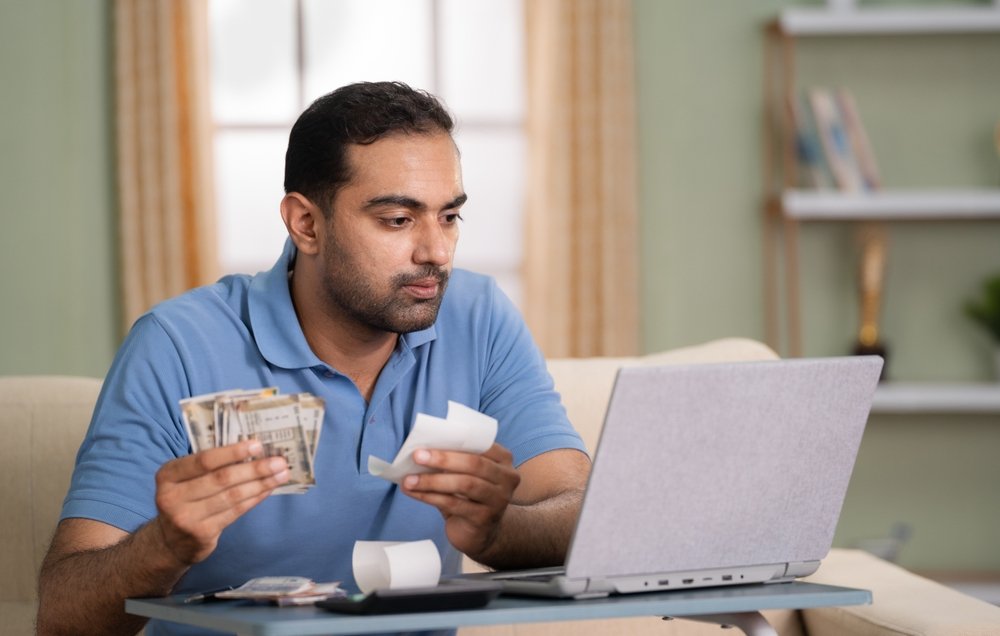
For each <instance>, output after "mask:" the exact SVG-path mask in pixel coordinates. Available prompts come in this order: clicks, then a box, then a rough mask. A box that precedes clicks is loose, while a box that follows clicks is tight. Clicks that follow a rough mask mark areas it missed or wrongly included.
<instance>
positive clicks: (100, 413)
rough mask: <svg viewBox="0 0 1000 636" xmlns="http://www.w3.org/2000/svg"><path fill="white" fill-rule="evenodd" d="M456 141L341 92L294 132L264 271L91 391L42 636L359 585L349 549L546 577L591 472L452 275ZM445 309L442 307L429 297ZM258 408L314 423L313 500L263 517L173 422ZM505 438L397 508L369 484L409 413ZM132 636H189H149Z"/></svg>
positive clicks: (224, 286)
mask: <svg viewBox="0 0 1000 636" xmlns="http://www.w3.org/2000/svg"><path fill="white" fill-rule="evenodd" d="M451 131H452V121H451V118H450V117H449V116H448V114H447V112H446V111H445V110H444V109H443V108H442V106H441V105H440V104H439V103H438V102H437V101H436V100H435V99H434V98H433V97H431V96H429V95H427V94H425V93H421V92H418V91H414V90H412V89H410V88H409V87H407V86H405V85H402V84H398V83H377V84H356V85H351V86H347V87H344V88H341V89H339V90H337V91H334V92H333V93H331V94H329V95H327V96H325V97H322V98H320V99H319V100H317V101H316V102H315V103H314V104H313V105H312V106H310V107H309V108H308V109H307V110H306V111H305V112H304V113H303V114H302V116H301V117H300V118H299V120H298V121H297V122H296V124H295V126H294V128H293V129H292V133H291V135H290V138H289V145H288V152H287V155H286V168H285V190H286V195H285V197H284V198H283V199H282V201H281V215H282V218H283V220H284V222H285V226H286V228H287V229H288V234H289V239H288V241H287V243H286V247H285V250H284V252H283V254H282V256H281V258H279V260H278V262H277V264H276V265H275V267H274V268H273V269H272V270H270V271H269V272H263V273H261V274H258V275H256V276H254V277H248V276H230V277H226V278H223V279H222V280H220V281H219V282H218V283H216V284H215V285H212V286H209V287H204V288H200V289H197V290H193V291H191V292H188V293H186V294H184V295H182V296H180V297H178V298H175V299H173V300H171V301H168V302H166V303H163V304H161V305H159V306H158V307H156V308H154V309H153V310H152V311H150V312H149V313H148V314H146V315H145V316H143V317H142V318H140V319H139V320H138V321H137V322H136V324H135V325H134V327H133V329H132V331H131V333H130V334H129V336H128V338H127V339H126V341H125V343H124V344H123V346H122V348H121V350H120V351H119V353H118V355H117V357H116V358H115V361H114V364H113V365H112V368H111V370H110V371H109V373H108V377H107V379H106V381H105V384H104V388H103V391H102V394H101V397H100V398H99V400H98V403H97V406H96V408H95V412H94V418H93V421H92V424H91V428H90V430H89V431H88V434H87V437H86V439H85V440H84V443H83V445H82V447H81V449H80V453H79V455H78V458H77V467H76V470H75V472H74V475H73V481H72V484H71V486H70V491H69V494H68V495H67V498H66V501H65V503H64V507H63V513H62V520H61V521H60V524H59V527H58V529H57V531H56V536H55V537H54V539H53V542H52V546H51V548H50V550H49V553H48V555H47V556H46V559H45V562H44V564H43V567H42V572H41V577H40V578H41V582H40V605H39V615H38V628H39V633H40V634H56V633H74V634H81V633H95V634H117V633H120V634H128V633H134V632H136V631H137V630H138V629H140V628H141V627H142V625H143V621H142V620H140V619H138V618H136V617H131V616H128V615H126V614H124V612H123V599H125V598H128V597H145V596H161V595H166V594H169V593H186V592H193V591H198V590H206V589H211V588H214V587H218V586H222V585H233V584H239V583H242V582H243V581H245V580H247V579H249V578H252V577H256V576H265V575H298V576H307V577H310V578H312V579H314V580H317V581H335V580H339V581H343V582H344V583H345V584H347V585H353V577H352V574H351V549H352V547H353V544H354V542H355V541H356V540H361V539H363V540H372V539H383V540H416V539H425V538H431V539H433V540H434V541H435V542H436V544H437V545H438V548H439V550H440V551H441V553H442V558H443V561H444V571H445V572H446V573H448V572H455V571H457V569H458V564H459V559H460V554H459V552H463V553H465V554H468V555H469V556H471V557H472V558H474V559H476V560H477V561H480V562H482V563H484V564H487V565H489V566H492V567H497V568H507V567H521V566H529V565H544V564H555V563H559V562H561V561H562V560H563V557H564V553H565V550H566V547H567V543H568V539H569V535H570V532H571V530H572V526H573V522H574V520H575V517H576V514H577V512H578V509H579V504H580V497H581V492H582V489H583V485H584V483H585V480H586V475H587V473H588V470H589V460H588V459H587V457H586V455H585V453H584V452H582V451H583V450H584V447H583V445H582V443H581V442H580V440H579V437H578V436H577V435H576V434H575V432H574V431H573V430H572V427H571V426H570V425H569V423H568V422H567V421H566V416H565V411H564V410H563V408H562V406H561V405H560V404H559V399H558V395H557V394H556V393H555V392H554V391H553V388H552V381H551V378H550V377H549V376H548V374H547V372H546V370H545V366H544V361H543V359H542V357H541V355H540V354H539V353H538V351H537V349H536V348H535V346H534V344H533V343H532V341H531V338H530V335H529V334H528V332H527V330H526V328H525V326H524V324H523V322H522V321H521V319H520V318H519V316H518V315H517V312H516V311H515V310H514V308H513V307H512V306H511V304H510V302H509V301H508V300H507V299H506V298H505V297H504V296H503V294H502V293H500V292H499V291H498V290H497V288H496V286H495V284H494V283H493V282H492V281H491V280H490V279H488V278H486V277H483V276H478V275H475V274H471V273H469V272H463V271H460V270H455V271H454V272H453V271H452V257H453V255H454V251H455V245H456V241H457V239H458V234H459V227H458V223H459V220H460V212H461V209H462V206H463V204H464V203H465V200H466V195H465V192H464V190H463V187H462V177H461V168H460V165H459V157H458V151H457V149H456V147H455V144H454V141H453V140H452V137H451ZM446 289H447V293H446V291H445V290H446ZM267 386H276V387H278V388H279V389H280V390H281V392H282V393H297V392H301V391H308V392H310V393H313V394H316V395H318V396H320V397H322V398H323V399H324V400H325V401H326V417H325V421H324V424H323V426H324V430H323V434H322V435H321V437H320V442H319V445H318V448H317V451H316V461H315V473H316V481H317V485H316V486H315V487H314V488H312V489H311V490H310V491H309V492H308V493H307V494H304V495H295V496H284V497H269V496H268V495H269V494H270V493H271V491H272V490H273V489H274V488H275V487H277V486H279V485H280V484H282V483H284V482H285V481H287V480H288V475H289V473H288V467H287V464H286V463H285V461H284V459H282V458H278V457H270V458H268V457H261V456H260V455H261V452H262V449H261V446H260V444H259V443H257V442H252V441H245V442H241V443H238V444H234V445H230V446H225V447H221V448H216V449H212V450H206V451H202V452H199V453H195V454H191V445H190V442H189V440H188V439H187V435H186V433H185V429H184V425H183V422H182V419H181V415H180V411H179V407H178V401H179V400H180V399H182V398H185V397H189V396H192V395H199V394H203V393H210V392H215V391H221V390H227V389H235V388H244V389H248V388H250V389H252V388H257V387H267ZM448 400H454V401H457V402H461V403H463V404H466V405H468V406H471V407H473V408H476V409H478V410H480V411H483V412H485V413H487V414H489V415H491V416H493V417H495V418H496V419H497V420H498V421H499V430H498V435H497V443H496V444H494V445H493V446H492V448H490V449H488V450H487V451H486V452H484V453H482V454H479V455H476V454H469V453H463V452H444V451H436V450H423V451H418V452H417V453H416V457H415V459H416V461H417V462H419V463H421V464H424V465H426V466H428V467H431V468H433V469H436V470H435V472H432V473H424V474H420V475H409V476H407V477H406V478H405V480H404V483H403V485H402V486H401V487H397V486H395V485H393V484H391V483H389V482H387V481H385V480H382V479H379V478H377V477H375V476H373V475H370V474H368V472H367V458H368V456H369V455H375V456H376V457H390V458H391V457H393V456H394V455H395V453H396V451H397V450H398V449H399V447H400V445H401V444H402V441H403V439H405V437H406V434H407V433H408V431H409V428H410V426H411V424H412V421H413V417H414V416H415V414H416V413H419V412H424V413H428V414H431V415H438V416H443V415H444V414H445V412H446V410H447V401H448ZM147 633H151V634H161V633H163V634H166V633H184V632H183V631H181V630H180V628H179V627H177V626H171V625H169V624H158V623H157V622H156V621H153V622H151V623H150V624H149V625H148V626H147Z"/></svg>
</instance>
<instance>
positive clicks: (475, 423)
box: [368, 401, 497, 484]
mask: <svg viewBox="0 0 1000 636" xmlns="http://www.w3.org/2000/svg"><path fill="white" fill-rule="evenodd" d="M496 436H497V421H496V420H495V419H493V418H492V417H490V416H489V415H484V414H483V413H480V412H479V411H477V410H475V409H471V408H469V407H467V406H464V405H462V404H459V403H458V402H452V401H449V402H448V417H446V418H443V419H442V418H440V417H433V416H431V415H427V414H425V413H418V414H417V417H416V419H415V420H414V422H413V429H412V430H411V431H410V434H409V435H408V436H407V437H406V440H405V441H404V442H403V446H402V447H401V448H400V449H399V452H398V453H397V454H396V459H394V460H393V461H392V463H391V464H390V463H389V462H387V461H385V460H384V459H379V458H378V457H375V456H374V455H369V456H368V472H370V473H371V474H373V475H375V476H377V477H381V478H383V479H388V480H389V481H391V482H394V483H396V484H398V483H400V482H401V481H402V480H403V477H405V476H407V475H413V474H416V473H426V472H430V471H431V469H430V468H427V467H425V466H420V465H419V464H417V463H415V462H414V461H413V451H415V450H417V449H420V448H431V449H435V450H456V451H466V452H469V453H482V452H484V451H486V450H487V449H489V447H490V446H492V445H493V440H495V439H496Z"/></svg>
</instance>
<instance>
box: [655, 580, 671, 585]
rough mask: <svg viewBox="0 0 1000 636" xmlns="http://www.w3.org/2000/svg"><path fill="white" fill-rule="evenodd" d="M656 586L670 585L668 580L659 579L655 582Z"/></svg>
mask: <svg viewBox="0 0 1000 636" xmlns="http://www.w3.org/2000/svg"><path fill="white" fill-rule="evenodd" d="M656 584H657V585H670V579H660V580H659V581H657V582H656Z"/></svg>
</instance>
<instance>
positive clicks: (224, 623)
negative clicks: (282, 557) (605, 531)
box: [125, 581, 872, 636]
mask: <svg viewBox="0 0 1000 636" xmlns="http://www.w3.org/2000/svg"><path fill="white" fill-rule="evenodd" d="M183 599H184V595H177V596H169V597H165V598H152V599H126V601H125V611H126V612H127V613H129V614H135V615H138V616H144V617H148V618H156V619H162V620H167V621H172V622H178V623H185V624H188V625H192V626H196V627H206V628H210V629H218V630H222V631H228V632H236V633H238V634H248V635H255V636H292V635H298V636H310V635H315V634H330V633H345V634H346V633H376V632H386V631H412V630H425V629H442V628H457V627H463V626H474V625H500V624H513V623H540V622H551V621H562V620H588V619H598V618H624V617H635V616H672V617H677V618H683V617H685V616H700V615H708V614H719V613H726V612H757V611H763V610H781V609H810V608H816V607H831V606H845V605H866V604H870V603H871V602H872V593H871V592H870V591H869V590H864V589H856V588H846V587H838V586H832V585H824V584H819V583H808V582H803V581H793V582H790V583H774V584H754V585H740V586H732V587H718V588H700V589H696V590H675V591H668V592H651V593H643V594H629V595H623V596H610V597H607V598H600V599H587V600H569V599H535V598H525V597H515V596H500V597H498V598H497V599H495V600H493V601H492V602H491V603H490V604H489V605H487V606H486V607H483V608H479V609H472V610H455V611H447V612H421V613H413V614H382V615H377V616H353V615H347V614H335V613H331V612H327V611H325V610H322V609H319V608H316V607H312V606H306V607H274V606H269V605H259V604H249V603H247V602H240V601H226V602H215V603H208V604H195V605H192V604H185V603H184V602H183Z"/></svg>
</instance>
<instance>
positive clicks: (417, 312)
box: [323, 246, 450, 334]
mask: <svg viewBox="0 0 1000 636" xmlns="http://www.w3.org/2000/svg"><path fill="white" fill-rule="evenodd" d="M332 247H333V249H331V251H330V253H329V254H328V255H327V257H326V259H325V260H326V276H325V277H324V279H323V288H324V291H325V293H326V296H327V298H328V299H329V300H330V302H332V303H333V304H334V305H335V306H336V307H337V308H339V309H340V310H341V311H342V312H343V313H344V314H346V315H347V316H349V317H350V318H352V319H353V320H354V321H355V322H356V323H357V324H361V325H364V326H365V327H367V328H369V329H374V330H378V331H385V332H390V333H397V334H404V333H410V332H413V331H420V330H422V329H426V328H428V327H430V326H431V325H433V324H434V322H435V321H436V320H437V315H438V310H439V309H440V308H441V301H442V300H443V299H444V292H445V289H446V288H447V287H448V278H449V276H450V274H449V272H448V270H446V269H444V268H438V267H434V266H427V267H424V268H423V269H420V270H418V271H415V272H404V273H400V274H396V275H395V276H393V277H392V278H391V279H390V280H389V282H388V289H387V291H384V292H382V291H379V290H378V289H377V288H376V286H375V284H374V281H372V280H370V279H366V278H364V277H362V276H361V275H360V272H361V268H359V267H357V266H355V265H354V264H353V263H351V262H350V259H348V258H345V254H346V252H345V251H344V250H342V249H340V247H339V246H332ZM427 279H434V280H435V281H437V283H438V292H437V294H435V295H434V297H433V298H426V299H421V298H414V297H413V296H411V295H409V294H408V293H406V291H405V290H404V289H403V288H404V287H406V286H407V285H411V284H413V283H416V282H417V281H426V280H427Z"/></svg>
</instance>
